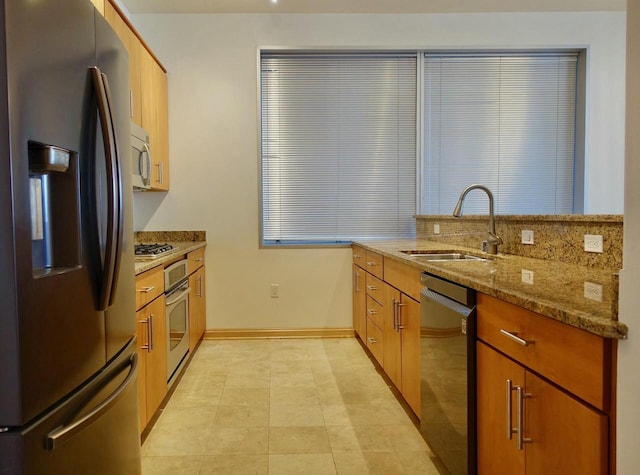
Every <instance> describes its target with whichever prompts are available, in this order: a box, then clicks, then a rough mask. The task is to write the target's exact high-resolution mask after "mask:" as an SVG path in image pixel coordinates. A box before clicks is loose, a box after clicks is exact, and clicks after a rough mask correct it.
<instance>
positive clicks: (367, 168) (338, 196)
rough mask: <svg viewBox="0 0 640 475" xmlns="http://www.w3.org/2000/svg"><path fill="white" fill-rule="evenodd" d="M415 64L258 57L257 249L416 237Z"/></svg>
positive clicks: (392, 59) (398, 58) (388, 58)
mask: <svg viewBox="0 0 640 475" xmlns="http://www.w3.org/2000/svg"><path fill="white" fill-rule="evenodd" d="M416 68H417V60H416V54H412V55H391V54H389V55H387V54H376V55H373V54H358V55H354V54H286V53H269V52H263V53H262V54H261V84H260V88H261V99H260V102H261V116H260V118H261V121H260V122H261V207H262V240H263V243H264V244H267V245H268V244H298V243H310V244H313V243H318V244H321V243H340V242H349V241H351V240H352V239H363V238H398V237H409V236H412V235H414V234H415V230H414V229H415V224H414V219H413V215H414V214H415V212H416V186H415V185H416V104H417V97H416V82H417V80H416V77H417V71H416Z"/></svg>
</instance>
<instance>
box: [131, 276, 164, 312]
mask: <svg viewBox="0 0 640 475" xmlns="http://www.w3.org/2000/svg"><path fill="white" fill-rule="evenodd" d="M162 293H164V269H163V268H162V266H158V267H155V268H153V269H151V270H148V271H147V272H144V273H142V274H140V275H138V276H136V310H140V309H141V308H142V307H144V306H145V305H147V304H148V303H149V302H151V301H152V300H153V299H155V298H156V297H158V296H159V295H161V294H162Z"/></svg>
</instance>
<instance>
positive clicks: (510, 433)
mask: <svg viewBox="0 0 640 475" xmlns="http://www.w3.org/2000/svg"><path fill="white" fill-rule="evenodd" d="M513 390H514V388H513V384H512V383H511V380H510V379H507V439H508V440H511V439H512V438H513V433H514V432H516V429H514V428H513V426H512V425H511V392H512V391H513Z"/></svg>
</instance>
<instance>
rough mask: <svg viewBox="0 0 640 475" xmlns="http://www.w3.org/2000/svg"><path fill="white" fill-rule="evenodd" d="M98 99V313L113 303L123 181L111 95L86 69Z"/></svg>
mask: <svg viewBox="0 0 640 475" xmlns="http://www.w3.org/2000/svg"><path fill="white" fill-rule="evenodd" d="M89 69H90V70H91V75H92V78H93V85H94V88H95V90H96V95H97V98H98V113H99V115H100V124H101V127H102V137H103V142H104V154H105V159H106V162H107V180H108V185H107V206H108V209H107V239H106V244H105V253H104V263H103V270H102V282H101V285H100V293H99V296H98V310H106V309H107V307H109V306H110V305H112V304H113V298H114V295H115V290H116V283H117V282H116V280H117V276H118V268H119V266H120V253H121V252H120V251H121V247H122V234H123V229H122V219H123V216H122V181H121V177H120V157H119V155H118V144H117V143H116V134H115V127H114V124H113V115H112V114H111V103H112V100H111V92H110V91H109V82H108V80H107V76H106V75H105V74H104V73H102V72H101V71H100V69H99V68H97V67H92V68H89Z"/></svg>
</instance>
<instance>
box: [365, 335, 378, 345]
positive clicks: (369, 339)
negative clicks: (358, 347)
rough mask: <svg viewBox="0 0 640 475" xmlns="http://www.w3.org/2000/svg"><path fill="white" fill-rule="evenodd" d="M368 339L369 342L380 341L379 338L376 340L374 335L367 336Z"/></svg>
mask: <svg viewBox="0 0 640 475" xmlns="http://www.w3.org/2000/svg"><path fill="white" fill-rule="evenodd" d="M367 340H368V341H369V343H371V344H373V343H378V340H376V339H375V338H372V337H370V336H369V337H367Z"/></svg>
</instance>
